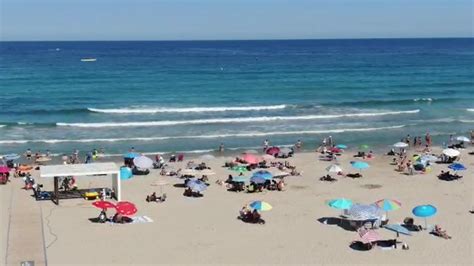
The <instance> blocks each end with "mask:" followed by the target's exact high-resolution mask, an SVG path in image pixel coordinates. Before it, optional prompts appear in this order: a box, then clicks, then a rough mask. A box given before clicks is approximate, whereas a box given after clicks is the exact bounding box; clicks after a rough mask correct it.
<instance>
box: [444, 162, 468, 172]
mask: <svg viewBox="0 0 474 266" xmlns="http://www.w3.org/2000/svg"><path fill="white" fill-rule="evenodd" d="M448 168H449V169H451V170H454V171H463V170H466V169H467V168H466V167H465V166H464V165H462V164H460V163H453V164H450V165H449V166H448Z"/></svg>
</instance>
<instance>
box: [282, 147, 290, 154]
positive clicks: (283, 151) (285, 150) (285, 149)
mask: <svg viewBox="0 0 474 266" xmlns="http://www.w3.org/2000/svg"><path fill="white" fill-rule="evenodd" d="M292 151H293V150H292V149H290V148H288V147H283V148H281V149H280V152H279V153H282V154H289V153H291V152H292Z"/></svg>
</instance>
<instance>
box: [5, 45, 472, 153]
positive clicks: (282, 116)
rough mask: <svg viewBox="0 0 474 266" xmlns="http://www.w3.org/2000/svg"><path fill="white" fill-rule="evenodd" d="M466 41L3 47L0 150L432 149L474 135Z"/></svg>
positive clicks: (470, 59)
mask: <svg viewBox="0 0 474 266" xmlns="http://www.w3.org/2000/svg"><path fill="white" fill-rule="evenodd" d="M473 40H474V39H385V40H384V39H380V40H306V41H200V42H193V41H189V42H1V43H0V44H1V50H0V51H1V53H0V62H1V64H0V99H1V102H0V125H1V127H0V154H2V153H10V152H23V151H24V150H26V149H27V148H30V149H32V150H33V151H36V150H41V151H45V150H46V149H49V150H51V151H52V152H53V153H63V152H71V151H72V150H73V149H76V148H77V149H80V150H90V149H93V148H100V147H104V148H105V150H106V151H107V153H110V154H119V153H122V152H124V151H126V150H128V149H129V148H130V147H131V146H134V147H135V148H136V149H137V150H140V151H143V152H171V151H206V150H209V149H215V148H216V147H217V146H218V145H219V144H220V143H221V142H223V143H224V144H225V145H226V147H227V148H234V149H247V148H250V147H256V146H260V145H261V143H262V142H263V140H264V139H266V138H268V139H269V140H270V142H271V143H272V144H276V145H288V144H293V143H295V142H296V140H297V139H302V140H303V141H304V142H305V144H306V145H305V147H306V148H308V149H313V148H314V147H315V145H316V143H317V142H319V141H320V140H321V138H323V137H325V136H328V135H332V136H333V138H335V140H336V141H338V142H339V143H346V144H349V145H356V144H360V143H368V144H371V145H375V146H380V147H385V146H386V145H388V144H390V143H393V142H396V141H398V140H399V139H400V138H401V137H403V136H405V135H406V134H411V135H412V136H415V135H424V134H425V133H426V132H427V131H429V132H430V133H431V134H432V135H434V138H435V141H436V142H438V143H439V144H440V143H441V142H442V141H444V140H445V139H446V138H447V136H448V135H449V134H456V135H466V134H467V132H468V131H469V130H470V129H472V128H474V110H473V109H474V102H473V100H474V82H473V76H474V75H473V74H474V68H473V66H474V46H473V44H474V42H473ZM82 58H96V59H97V61H95V62H82V61H81V59H82ZM470 109H471V110H470Z"/></svg>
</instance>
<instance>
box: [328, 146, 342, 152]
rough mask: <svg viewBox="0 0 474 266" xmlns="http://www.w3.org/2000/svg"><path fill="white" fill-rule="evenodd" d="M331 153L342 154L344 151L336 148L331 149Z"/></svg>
mask: <svg viewBox="0 0 474 266" xmlns="http://www.w3.org/2000/svg"><path fill="white" fill-rule="evenodd" d="M330 151H331V152H333V153H341V152H342V150H341V149H339V148H336V147H334V148H331V149H330Z"/></svg>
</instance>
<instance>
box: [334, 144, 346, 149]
mask: <svg viewBox="0 0 474 266" xmlns="http://www.w3.org/2000/svg"><path fill="white" fill-rule="evenodd" d="M336 148H338V149H343V150H345V149H347V145H345V144H338V145H336Z"/></svg>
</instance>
